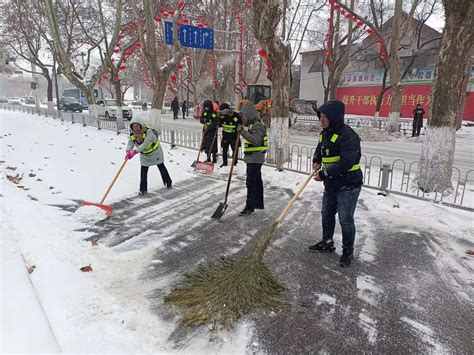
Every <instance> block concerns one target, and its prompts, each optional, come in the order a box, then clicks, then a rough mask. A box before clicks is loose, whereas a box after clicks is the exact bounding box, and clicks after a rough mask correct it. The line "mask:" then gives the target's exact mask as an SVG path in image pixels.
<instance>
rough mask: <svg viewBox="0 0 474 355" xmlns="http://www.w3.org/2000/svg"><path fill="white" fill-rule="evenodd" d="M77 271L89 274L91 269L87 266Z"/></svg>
mask: <svg viewBox="0 0 474 355" xmlns="http://www.w3.org/2000/svg"><path fill="white" fill-rule="evenodd" d="M79 270H81V271H82V272H90V271H92V267H91V266H90V265H87V266H83V267H81V268H80V269H79Z"/></svg>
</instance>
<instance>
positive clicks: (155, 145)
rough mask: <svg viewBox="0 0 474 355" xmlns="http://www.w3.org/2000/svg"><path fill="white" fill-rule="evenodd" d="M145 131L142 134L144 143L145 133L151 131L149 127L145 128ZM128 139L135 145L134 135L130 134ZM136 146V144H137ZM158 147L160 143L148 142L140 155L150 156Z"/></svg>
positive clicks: (135, 138)
mask: <svg viewBox="0 0 474 355" xmlns="http://www.w3.org/2000/svg"><path fill="white" fill-rule="evenodd" d="M146 128H147V130H146V131H145V132H143V134H142V139H143V141H145V138H146V132H147V131H148V130H149V129H151V128H150V127H148V126H147V127H146ZM130 139H131V140H132V142H134V143H137V137H136V136H135V134H133V133H132V134H131V135H130ZM137 144H138V143H137ZM159 146H160V141H158V140H157V141H156V142H153V141H152V142H150V143H148V145H147V147H146V148H145V149H143V150H142V152H141V153H142V154H150V153H151V152H154V151H155V150H156V149H158V147H159Z"/></svg>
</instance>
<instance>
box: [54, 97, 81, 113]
mask: <svg viewBox="0 0 474 355" xmlns="http://www.w3.org/2000/svg"><path fill="white" fill-rule="evenodd" d="M59 110H63V111H65V112H66V111H72V112H75V111H78V112H82V104H81V103H80V102H79V100H78V99H76V98H75V97H60V98H59Z"/></svg>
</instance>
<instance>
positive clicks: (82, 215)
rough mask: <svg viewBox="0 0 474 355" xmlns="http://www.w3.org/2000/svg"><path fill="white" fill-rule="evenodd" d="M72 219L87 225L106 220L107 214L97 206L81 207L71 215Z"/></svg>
mask: <svg viewBox="0 0 474 355" xmlns="http://www.w3.org/2000/svg"><path fill="white" fill-rule="evenodd" d="M72 217H73V218H74V219H75V220H76V221H79V222H82V223H86V224H89V223H95V222H98V221H102V220H104V219H106V218H107V213H105V211H104V210H103V209H102V208H100V207H97V206H81V207H79V208H78V209H77V211H76V212H74V213H73V214H72Z"/></svg>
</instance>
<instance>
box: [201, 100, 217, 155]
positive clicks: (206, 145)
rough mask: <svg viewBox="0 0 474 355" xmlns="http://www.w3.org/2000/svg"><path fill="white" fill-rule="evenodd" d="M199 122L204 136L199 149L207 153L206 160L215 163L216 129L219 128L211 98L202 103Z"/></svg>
mask: <svg viewBox="0 0 474 355" xmlns="http://www.w3.org/2000/svg"><path fill="white" fill-rule="evenodd" d="M200 121H201V123H202V124H203V125H204V138H203V142H202V146H201V148H200V149H201V151H203V150H204V151H205V153H206V154H207V161H208V162H210V161H211V154H212V162H213V163H217V131H218V129H219V117H218V116H217V113H216V111H214V104H213V102H212V101H211V100H206V101H204V102H203V104H202V114H201V119H200Z"/></svg>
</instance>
